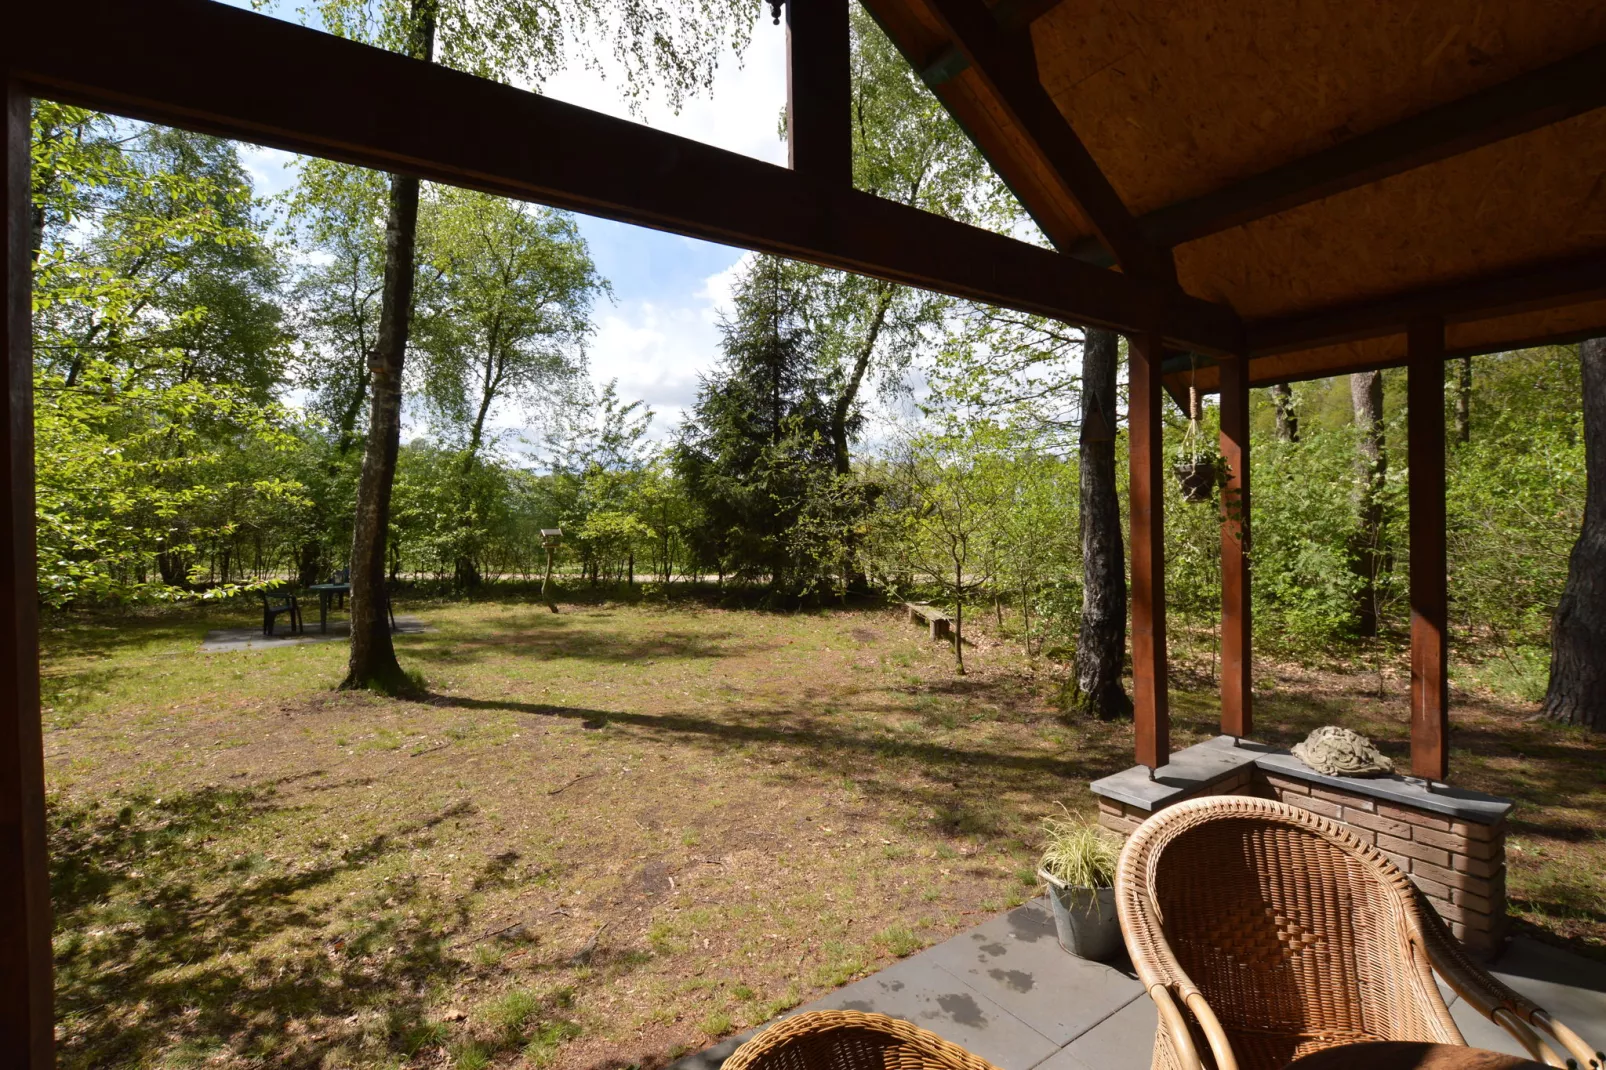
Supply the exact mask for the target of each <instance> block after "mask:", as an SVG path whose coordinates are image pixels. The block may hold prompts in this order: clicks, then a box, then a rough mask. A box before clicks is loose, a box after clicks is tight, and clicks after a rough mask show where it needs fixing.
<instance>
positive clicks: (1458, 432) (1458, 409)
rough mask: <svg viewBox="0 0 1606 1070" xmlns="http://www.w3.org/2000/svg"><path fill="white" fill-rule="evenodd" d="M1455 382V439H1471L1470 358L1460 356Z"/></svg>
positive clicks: (1465, 440) (1464, 441) (1468, 440)
mask: <svg viewBox="0 0 1606 1070" xmlns="http://www.w3.org/2000/svg"><path fill="white" fill-rule="evenodd" d="M1458 363H1459V364H1460V368H1459V371H1460V375H1459V376H1457V378H1456V384H1455V440H1456V441H1457V442H1459V443H1461V444H1462V445H1465V444H1466V443H1468V442H1471V441H1472V358H1471V357H1462V358H1461V360H1460V361H1459V362H1458Z"/></svg>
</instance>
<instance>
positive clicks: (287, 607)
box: [259, 590, 301, 635]
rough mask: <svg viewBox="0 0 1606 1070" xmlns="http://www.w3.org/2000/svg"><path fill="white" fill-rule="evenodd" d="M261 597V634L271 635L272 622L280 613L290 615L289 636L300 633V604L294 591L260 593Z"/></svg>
mask: <svg viewBox="0 0 1606 1070" xmlns="http://www.w3.org/2000/svg"><path fill="white" fill-rule="evenodd" d="M259 593H260V594H261V595H262V634H263V635H272V634H273V625H274V622H275V621H277V620H278V619H279V615H280V614H281V613H288V614H289V615H290V634H291V635H299V634H300V633H301V603H300V602H299V601H297V599H296V595H295V592H294V591H289V590H273V591H261V592H259Z"/></svg>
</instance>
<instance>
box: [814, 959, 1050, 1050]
mask: <svg viewBox="0 0 1606 1070" xmlns="http://www.w3.org/2000/svg"><path fill="white" fill-rule="evenodd" d="M804 1009H805V1010H853V1011H874V1012H875V1013H877V1014H887V1015H891V1016H892V1017H894V1018H902V1019H903V1020H904V1021H906V1022H913V1023H914V1024H915V1025H918V1026H921V1027H922V1028H925V1029H929V1030H931V1031H932V1032H933V1033H936V1034H937V1035H938V1036H940V1037H943V1038H944V1039H946V1040H951V1041H953V1042H954V1043H955V1044H958V1045H959V1046H960V1047H962V1048H964V1049H966V1050H967V1051H970V1052H973V1053H974V1054H976V1055H979V1056H981V1057H982V1058H983V1059H986V1060H987V1061H988V1062H990V1063H992V1064H993V1065H994V1066H998V1067H1002V1068H1003V1070H1030V1068H1031V1067H1033V1066H1036V1065H1037V1064H1038V1063H1040V1062H1042V1061H1043V1060H1044V1059H1046V1058H1048V1057H1049V1056H1050V1055H1052V1054H1054V1052H1056V1051H1058V1050H1059V1047H1060V1046H1059V1045H1058V1044H1056V1043H1055V1042H1054V1041H1052V1040H1050V1039H1049V1038H1048V1037H1046V1036H1044V1035H1043V1034H1041V1033H1039V1032H1038V1031H1037V1030H1035V1029H1033V1028H1032V1027H1031V1026H1030V1025H1028V1024H1027V1023H1026V1022H1024V1021H1022V1020H1021V1019H1020V1018H1018V1017H1016V1016H1015V1015H1014V1014H1011V1013H1010V1012H1009V1011H1008V1010H1007V1009H1005V1008H1004V1007H1003V1006H1001V1005H1000V1004H998V1003H996V1002H994V1001H993V1000H991V999H989V998H988V997H987V996H985V995H983V994H982V993H980V992H978V991H976V990H975V989H974V988H971V987H970V986H969V985H967V984H966V983H965V982H964V981H962V980H960V979H959V978H958V977H956V976H955V975H954V974H952V973H949V972H948V971H947V970H945V969H943V968H942V967H941V966H939V965H937V964H936V963H934V962H932V961H931V960H929V959H927V958H926V957H925V955H920V956H916V957H915V958H910V959H905V960H903V961H902V962H899V963H896V964H894V965H892V966H890V967H888V968H887V969H885V970H882V971H881V972H880V973H877V974H874V975H872V976H870V977H866V978H865V979H864V980H862V981H857V982H855V983H853V984H851V985H848V986H847V987H846V988H839V989H837V990H836V991H835V992H833V993H831V994H830V995H829V996H827V997H825V998H824V999H822V1000H819V1001H818V1002H816V1003H812V1004H810V1005H809V1006H808V1007H806V1008H804Z"/></svg>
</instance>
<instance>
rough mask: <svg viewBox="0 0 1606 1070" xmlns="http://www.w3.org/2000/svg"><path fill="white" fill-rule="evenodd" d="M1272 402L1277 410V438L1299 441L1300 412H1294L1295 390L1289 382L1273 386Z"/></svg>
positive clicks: (1281, 440) (1283, 440)
mask: <svg viewBox="0 0 1606 1070" xmlns="http://www.w3.org/2000/svg"><path fill="white" fill-rule="evenodd" d="M1271 403H1272V406H1273V408H1275V409H1276V412H1277V439H1278V441H1280V442H1298V441H1299V414H1298V413H1296V412H1294V391H1293V389H1292V388H1291V387H1290V386H1289V385H1288V384H1287V383H1278V384H1277V385H1276V386H1274V387H1272V388H1271Z"/></svg>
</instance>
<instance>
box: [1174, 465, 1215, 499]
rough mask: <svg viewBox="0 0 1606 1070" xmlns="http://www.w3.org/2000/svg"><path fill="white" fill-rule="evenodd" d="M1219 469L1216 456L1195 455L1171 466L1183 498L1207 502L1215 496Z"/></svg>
mask: <svg viewBox="0 0 1606 1070" xmlns="http://www.w3.org/2000/svg"><path fill="white" fill-rule="evenodd" d="M1218 471H1219V469H1218V468H1217V466H1216V459H1215V458H1214V457H1195V458H1193V459H1192V460H1183V461H1178V462H1177V463H1176V464H1174V465H1172V466H1171V472H1172V474H1173V475H1175V476H1176V477H1177V486H1178V487H1180V488H1181V489H1182V500H1183V501H1185V502H1194V503H1199V502H1207V501H1209V500H1210V499H1211V498H1212V497H1214V496H1215V492H1216V474H1217V472H1218Z"/></svg>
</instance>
